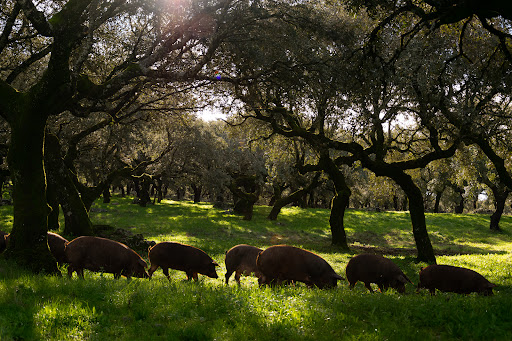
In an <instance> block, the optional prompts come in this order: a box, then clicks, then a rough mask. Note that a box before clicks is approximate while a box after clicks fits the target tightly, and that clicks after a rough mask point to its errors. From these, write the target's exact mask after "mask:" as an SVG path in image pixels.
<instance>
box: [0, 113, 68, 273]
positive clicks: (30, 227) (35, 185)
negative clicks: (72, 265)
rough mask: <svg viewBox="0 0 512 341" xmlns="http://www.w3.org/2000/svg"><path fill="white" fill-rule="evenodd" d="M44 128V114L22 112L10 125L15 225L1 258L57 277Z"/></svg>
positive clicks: (10, 164)
mask: <svg viewBox="0 0 512 341" xmlns="http://www.w3.org/2000/svg"><path fill="white" fill-rule="evenodd" d="M45 125H46V117H45V116H44V115H38V114H37V113H33V112H32V110H26V111H25V110H22V109H20V110H19V112H18V113H17V114H16V117H14V119H13V120H12V121H11V122H10V126H11V141H10V142H11V143H10V148H9V154H8V164H9V169H10V171H11V176H12V180H13V199H14V200H13V201H14V223H13V227H12V231H11V239H10V241H9V245H8V247H7V250H6V251H5V252H4V255H5V257H6V258H7V259H11V260H14V261H15V262H17V263H18V264H20V265H21V266H23V267H27V268H29V269H30V270H31V271H33V272H36V273H39V272H42V273H50V274H60V271H59V269H58V267H57V261H56V260H55V258H54V257H53V256H52V254H51V253H50V249H49V248H48V239H47V232H48V213H49V207H48V205H47V203H46V180H45V172H44V161H43V143H44V135H45Z"/></svg>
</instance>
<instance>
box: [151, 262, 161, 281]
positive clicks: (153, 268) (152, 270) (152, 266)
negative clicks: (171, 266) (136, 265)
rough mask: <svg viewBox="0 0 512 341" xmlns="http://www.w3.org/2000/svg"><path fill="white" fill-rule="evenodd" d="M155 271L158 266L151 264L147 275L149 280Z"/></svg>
mask: <svg viewBox="0 0 512 341" xmlns="http://www.w3.org/2000/svg"><path fill="white" fill-rule="evenodd" d="M157 269H158V265H156V264H151V267H150V268H149V270H148V275H149V278H150V279H151V276H153V272H155V271H156V270H157ZM162 270H163V268H162ZM164 273H165V271H164Z"/></svg>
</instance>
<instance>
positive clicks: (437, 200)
mask: <svg viewBox="0 0 512 341" xmlns="http://www.w3.org/2000/svg"><path fill="white" fill-rule="evenodd" d="M442 195H443V192H436V201H435V203H434V213H439V204H440V202H441V196H442Z"/></svg>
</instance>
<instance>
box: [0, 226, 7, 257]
mask: <svg viewBox="0 0 512 341" xmlns="http://www.w3.org/2000/svg"><path fill="white" fill-rule="evenodd" d="M8 235H9V234H8V233H5V232H4V231H0V253H2V252H4V250H5V248H6V247H7V242H6V241H5V237H6V236H8Z"/></svg>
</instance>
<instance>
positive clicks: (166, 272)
mask: <svg viewBox="0 0 512 341" xmlns="http://www.w3.org/2000/svg"><path fill="white" fill-rule="evenodd" d="M162 272H163V273H164V275H165V277H167V279H168V280H169V281H170V280H171V276H169V268H164V267H162ZM149 277H150V278H151V274H150V275H149Z"/></svg>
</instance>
